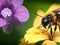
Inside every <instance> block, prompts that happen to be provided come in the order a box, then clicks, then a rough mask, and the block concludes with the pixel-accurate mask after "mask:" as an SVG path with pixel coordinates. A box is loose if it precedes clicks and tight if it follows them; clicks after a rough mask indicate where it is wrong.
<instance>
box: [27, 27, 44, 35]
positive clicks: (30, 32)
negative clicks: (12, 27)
mask: <svg viewBox="0 0 60 45" xmlns="http://www.w3.org/2000/svg"><path fill="white" fill-rule="evenodd" d="M44 31H45V30H44V29H37V28H35V27H32V28H29V29H28V30H27V31H26V33H27V34H32V33H36V34H39V33H42V32H44Z"/></svg>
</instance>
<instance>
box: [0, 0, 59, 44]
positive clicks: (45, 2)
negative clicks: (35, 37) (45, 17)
mask: <svg viewBox="0 0 60 45" xmlns="http://www.w3.org/2000/svg"><path fill="white" fill-rule="evenodd" d="M17 1H18V0H17ZM56 3H58V4H59V3H60V0H24V3H23V5H24V6H25V7H27V9H28V10H29V12H30V19H29V20H28V21H27V22H26V23H23V26H22V28H21V29H19V30H16V29H15V28H14V29H13V32H12V33H11V34H5V33H3V31H2V30H0V45H18V44H19V40H20V39H21V38H22V37H23V36H24V34H25V32H26V30H27V29H28V28H30V27H32V25H33V21H34V19H35V17H36V15H35V13H36V12H37V10H38V9H41V10H43V11H44V12H46V11H47V9H48V8H49V7H50V5H52V4H56Z"/></svg>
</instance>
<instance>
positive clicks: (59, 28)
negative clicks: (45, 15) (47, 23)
mask: <svg viewBox="0 0 60 45" xmlns="http://www.w3.org/2000/svg"><path fill="white" fill-rule="evenodd" d="M58 26H59V32H60V24H58Z"/></svg>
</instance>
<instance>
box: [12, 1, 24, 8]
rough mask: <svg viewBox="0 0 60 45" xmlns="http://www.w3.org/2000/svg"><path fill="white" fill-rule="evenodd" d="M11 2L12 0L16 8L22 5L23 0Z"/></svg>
mask: <svg viewBox="0 0 60 45" xmlns="http://www.w3.org/2000/svg"><path fill="white" fill-rule="evenodd" d="M11 2H12V4H13V5H14V6H15V8H16V7H17V6H20V5H22V3H23V0H12V1H11Z"/></svg>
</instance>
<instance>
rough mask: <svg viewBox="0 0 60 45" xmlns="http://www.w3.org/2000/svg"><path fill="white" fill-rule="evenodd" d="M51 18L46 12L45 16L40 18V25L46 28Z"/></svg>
mask: <svg viewBox="0 0 60 45" xmlns="http://www.w3.org/2000/svg"><path fill="white" fill-rule="evenodd" d="M51 19H52V15H51V14H48V15H47V16H46V17H43V18H42V25H43V27H44V28H46V26H47V25H48V24H49V23H50V21H52V20H51Z"/></svg>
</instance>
